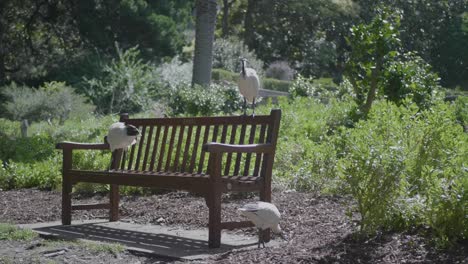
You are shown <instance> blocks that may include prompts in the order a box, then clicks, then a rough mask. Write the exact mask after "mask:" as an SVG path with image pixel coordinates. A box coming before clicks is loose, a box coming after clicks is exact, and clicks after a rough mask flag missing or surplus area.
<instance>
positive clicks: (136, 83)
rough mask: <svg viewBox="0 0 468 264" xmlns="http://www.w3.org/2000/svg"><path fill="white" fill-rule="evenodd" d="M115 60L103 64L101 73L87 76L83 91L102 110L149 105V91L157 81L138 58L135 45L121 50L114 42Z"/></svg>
mask: <svg viewBox="0 0 468 264" xmlns="http://www.w3.org/2000/svg"><path fill="white" fill-rule="evenodd" d="M116 49H117V53H118V59H117V60H115V59H114V60H112V62H110V63H109V64H107V65H105V66H104V70H103V75H102V76H100V77H97V78H93V79H86V83H87V85H88V88H87V91H86V94H87V95H88V96H89V97H90V98H91V100H92V101H93V103H94V104H95V105H96V106H98V108H97V110H98V111H99V112H101V113H116V112H117V113H119V112H122V111H123V112H130V113H134V112H138V111H142V110H143V109H147V108H149V105H150V104H151V102H152V101H151V96H150V95H151V94H150V91H151V90H157V87H158V83H157V81H156V80H155V78H154V73H153V69H152V68H151V66H150V65H149V64H148V63H144V62H143V61H142V60H141V59H140V58H139V55H140V51H139V50H138V48H137V47H136V46H135V47H133V48H130V49H127V50H125V51H122V50H121V49H120V48H119V47H118V46H117V45H116Z"/></svg>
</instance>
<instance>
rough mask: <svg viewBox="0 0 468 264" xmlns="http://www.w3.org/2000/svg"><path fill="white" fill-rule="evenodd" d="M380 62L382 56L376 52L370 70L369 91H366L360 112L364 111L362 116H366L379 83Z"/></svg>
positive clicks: (381, 61)
mask: <svg viewBox="0 0 468 264" xmlns="http://www.w3.org/2000/svg"><path fill="white" fill-rule="evenodd" d="M382 63H383V57H382V56H380V55H378V54H377V59H376V63H375V68H374V70H373V71H372V79H371V85H370V88H369V92H368V93H367V99H366V103H365V104H364V105H363V107H362V112H363V113H364V116H367V114H368V113H369V111H370V109H371V107H372V103H373V102H374V99H375V93H376V92H377V86H378V84H379V76H380V71H381V69H382Z"/></svg>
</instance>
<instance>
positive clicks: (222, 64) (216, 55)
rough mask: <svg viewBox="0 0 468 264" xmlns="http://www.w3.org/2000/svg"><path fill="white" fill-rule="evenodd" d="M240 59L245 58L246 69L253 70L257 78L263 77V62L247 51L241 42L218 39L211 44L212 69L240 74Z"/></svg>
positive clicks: (232, 39)
mask: <svg viewBox="0 0 468 264" xmlns="http://www.w3.org/2000/svg"><path fill="white" fill-rule="evenodd" d="M240 58H246V59H247V67H249V68H253V69H254V70H255V71H257V74H258V75H259V76H263V62H262V61H261V60H259V59H258V58H257V56H256V55H255V53H254V52H252V51H249V49H248V48H247V46H246V45H245V44H244V42H243V41H242V40H238V39H235V38H230V39H222V38H220V39H216V40H215V42H214V43H213V68H221V69H224V70H228V71H231V72H240V71H241V69H240V67H241V63H240Z"/></svg>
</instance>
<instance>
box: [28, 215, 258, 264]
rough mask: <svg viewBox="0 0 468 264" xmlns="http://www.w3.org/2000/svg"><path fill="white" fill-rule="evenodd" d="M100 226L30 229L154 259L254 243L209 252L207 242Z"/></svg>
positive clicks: (59, 226)
mask: <svg viewBox="0 0 468 264" xmlns="http://www.w3.org/2000/svg"><path fill="white" fill-rule="evenodd" d="M100 224H102V223H89V224H78V225H69V226H64V225H56V226H47V227H40V228H34V230H35V231H37V232H40V233H42V234H44V235H46V236H51V237H55V238H61V239H87V240H93V241H99V242H108V243H109V242H110V243H120V244H122V245H124V246H126V247H127V248H128V249H130V250H134V251H137V252H140V253H147V254H152V255H156V256H163V257H170V258H187V257H188V258H194V259H195V258H197V256H207V255H213V254H219V253H223V252H227V251H231V250H233V249H239V248H245V247H249V246H252V245H256V243H249V244H243V245H230V244H224V243H223V244H221V247H220V248H217V249H210V248H209V247H208V241H205V240H199V239H192V238H188V237H182V236H176V235H170V234H163V233H145V232H139V231H133V230H128V229H118V228H112V227H108V226H102V225H100Z"/></svg>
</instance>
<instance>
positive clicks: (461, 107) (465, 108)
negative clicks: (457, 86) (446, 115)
mask: <svg viewBox="0 0 468 264" xmlns="http://www.w3.org/2000/svg"><path fill="white" fill-rule="evenodd" d="M455 115H456V117H457V121H458V122H459V123H460V124H461V125H462V126H463V127H464V128H465V132H468V96H458V97H457V100H456V101H455Z"/></svg>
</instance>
